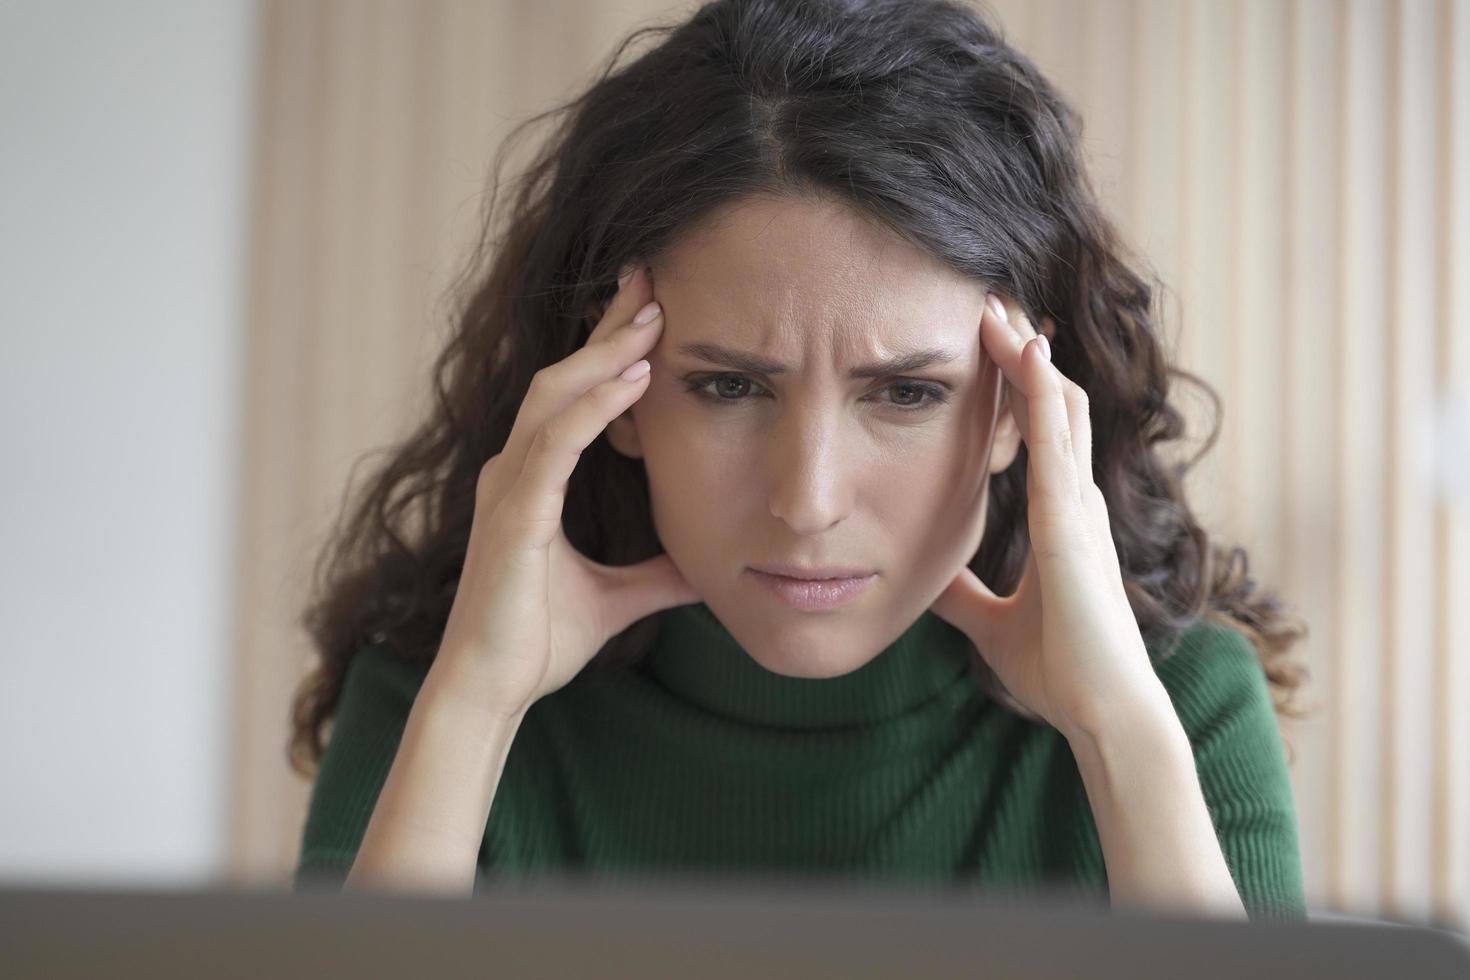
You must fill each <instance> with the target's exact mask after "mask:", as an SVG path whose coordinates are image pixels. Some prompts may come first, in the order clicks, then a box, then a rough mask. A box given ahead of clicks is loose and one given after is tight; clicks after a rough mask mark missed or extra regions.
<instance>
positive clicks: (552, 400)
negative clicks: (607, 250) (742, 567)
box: [439, 267, 699, 718]
mask: <svg viewBox="0 0 1470 980" xmlns="http://www.w3.org/2000/svg"><path fill="white" fill-rule="evenodd" d="M652 299H653V286H652V283H651V282H650V280H649V279H648V276H647V273H646V272H645V271H644V270H643V269H642V268H641V267H639V268H636V269H635V270H633V272H632V278H631V279H627V280H626V281H624V280H620V281H619V290H618V293H617V295H616V296H615V297H614V298H613V300H612V302H611V303H610V304H609V305H608V308H607V312H606V313H605V314H604V315H603V317H602V319H601V320H599V321H598V323H597V326H596V327H595V328H594V329H593V331H592V334H591V336H589V337H588V338H587V342H586V344H585V345H584V346H583V347H582V348H581V349H579V350H577V351H576V352H575V353H573V354H572V355H571V356H569V357H567V358H565V359H564V360H561V361H559V362H557V363H555V364H552V365H549V366H547V367H545V368H542V369H541V370H540V371H538V372H536V375H535V377H534V378H533V379H532V381H531V386H530V389H529V390H528V391H527V393H526V398H525V401H524V402H522V403H521V407H520V411H519V412H518V414H517V415H516V421H515V425H514V427H513V428H512V430H511V433H510V437H509V438H508V439H507V440H506V443H505V448H504V449H503V450H502V451H501V452H499V453H497V454H496V455H494V456H492V457H491V458H490V459H489V460H488V461H487V462H486V463H485V465H484V467H483V468H481V470H480V476H479V480H478V483H477V485H476V490H475V511H474V516H473V518H472V520H471V524H470V540H469V545H468V550H467V551H466V554H465V562H464V569H463V571H462V572H461V574H460V579H459V585H458V588H457V590H456V592H455V596H454V603H453V605H452V606H451V607H450V611H449V619H448V622H447V623H446V626H445V631H444V639H443V642H442V645H441V647H440V651H439V657H440V659H443V658H445V657H448V658H452V659H453V661H454V664H453V667H452V669H451V673H452V674H453V675H454V678H455V680H454V682H453V683H454V684H455V686H456V688H460V687H461V685H464V684H468V685H469V686H470V687H469V694H470V696H471V697H472V698H473V700H474V701H475V702H476V703H477V704H478V705H480V706H481V707H483V709H484V710H486V711H489V712H492V713H494V714H497V715H500V716H502V717H505V718H516V717H519V716H520V715H521V714H523V713H524V712H525V711H526V709H528V708H530V706H531V705H532V704H534V703H535V702H536V701H537V700H539V699H540V698H541V697H543V696H545V695H547V694H550V693H551V692H553V691H556V690H558V689H560V688H561V687H563V686H564V685H565V684H567V683H568V682H569V681H571V679H572V678H573V677H575V676H576V675H577V673H578V672H580V671H581V670H582V668H583V667H585V666H586V665H587V663H588V661H590V660H591V659H592V657H593V656H594V655H596V653H597V651H598V650H600V649H601V648H602V646H603V644H605V643H606V642H607V641H608V640H609V639H611V638H612V637H614V636H616V635H617V634H618V633H621V632H622V631H623V630H625V629H627V628H628V627H629V626H631V625H632V624H633V623H635V622H637V621H638V620H639V619H642V618H643V617H645V616H648V615H650V614H652V613H655V612H658V611H660V610H662V609H667V608H670V607H672V606H682V605H687V604H689V603H692V602H698V601H699V596H698V594H697V593H696V592H695V591H694V589H693V587H692V586H690V585H689V583H688V582H687V581H686V580H685V579H684V577H683V575H681V574H680V573H679V570H678V569H677V568H676V567H675V566H674V564H673V562H672V561H671V560H670V559H669V556H668V555H667V554H660V555H657V556H656V557H654V558H650V559H649V560H647V561H643V562H639V563H637V564H634V565H626V566H614V565H603V564H599V563H598V562H595V561H592V560H591V559H590V558H588V557H586V556H585V555H583V554H581V553H580V552H579V551H577V550H576V549H575V548H574V547H572V544H571V542H570V541H568V540H567V537H566V534H565V532H564V531H563V529H562V510H563V507H564V505H565V502H566V490H567V480H568V478H570V477H571V475H572V470H573V469H574V468H575V466H576V465H577V460H578V459H579V458H580V457H581V454H582V451H583V450H585V449H586V448H587V446H588V445H590V444H591V443H592V441H593V440H594V439H596V438H597V435H598V433H600V432H602V431H603V430H604V429H605V428H606V427H607V425H608V423H609V422H611V421H612V420H613V419H615V418H617V417H618V416H619V415H621V414H622V413H623V412H625V411H626V410H627V409H628V408H629V406H631V405H632V404H633V403H634V402H636V401H637V400H638V399H639V398H640V397H642V395H643V393H644V391H646V390H647V389H648V384H649V375H648V373H647V371H646V369H645V373H643V374H642V376H640V377H636V378H634V379H633V380H631V381H629V380H625V379H624V378H623V377H622V375H623V372H624V370H625V369H627V368H629V367H631V366H633V365H635V364H638V363H639V362H640V361H641V359H642V358H643V357H644V355H646V354H647V353H648V352H649V351H650V350H652V349H653V345H654V344H655V343H656V342H657V340H658V337H659V334H660V333H661V331H662V329H663V314H662V311H659V313H658V315H657V316H655V317H654V319H653V320H652V321H651V322H648V323H643V324H639V323H634V322H632V321H633V320H634V317H635V315H636V314H637V313H638V312H639V311H640V310H642V309H645V308H646V307H647V306H649V305H655V304H652V303H651V300H652ZM461 693H463V691H461Z"/></svg>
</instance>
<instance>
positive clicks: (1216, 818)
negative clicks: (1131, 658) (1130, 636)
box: [1156, 621, 1307, 920]
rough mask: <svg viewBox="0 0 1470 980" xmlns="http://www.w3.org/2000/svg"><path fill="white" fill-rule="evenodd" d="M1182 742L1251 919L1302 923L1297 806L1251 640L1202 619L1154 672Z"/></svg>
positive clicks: (1263, 673)
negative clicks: (1184, 735)
mask: <svg viewBox="0 0 1470 980" xmlns="http://www.w3.org/2000/svg"><path fill="white" fill-rule="evenodd" d="M1156 670H1157V673H1158V675H1159V679H1160V680H1161V681H1162V682H1163V685H1164V687H1165V689H1166V690H1167V691H1168V692H1169V697H1170V698H1171V700H1172V701H1173V702H1174V709H1175V712H1176V713H1177V714H1178V716H1179V720H1180V722H1181V724H1182V725H1183V727H1184V730H1185V732H1186V733H1187V734H1188V736H1189V742H1190V746H1191V748H1192V749H1193V751H1194V759H1195V769H1196V772H1197V773H1198V775H1199V780H1200V789H1201V791H1202V792H1203V794H1204V798H1205V804H1206V807H1207V808H1208V809H1209V812H1210V818H1211V820H1212V821H1213V822H1214V825H1215V833H1216V835H1217V837H1218V838H1219V841H1220V849H1221V851H1222V852H1223V853H1224V855H1225V862H1226V864H1228V865H1229V867H1230V873H1231V876H1232V877H1233V878H1234V880H1235V886H1236V889H1237V890H1238V891H1239V892H1240V897H1241V901H1242V903H1243V904H1244V906H1245V908H1246V912H1247V913H1248V915H1249V916H1250V918H1251V919H1253V920H1255V919H1264V918H1284V919H1305V918H1306V917H1307V909H1306V899H1305V897H1304V894H1303V886H1302V865H1301V851H1300V844H1299V841H1298V830H1297V816H1296V803H1295V798H1294V796H1293V793H1292V786H1291V778H1290V775H1289V774H1288V771H1287V761H1286V753H1285V746H1284V744H1283V742H1282V740H1281V734H1280V729H1279V727H1278V723H1277V720H1276V710H1275V706H1274V705H1273V704H1272V701H1271V693H1270V687H1269V685H1268V683H1267V681H1266V675H1265V672H1264V670H1263V669H1262V667H1261V662H1260V659H1259V657H1258V656H1257V654H1256V650H1255V647H1254V645H1252V643H1251V642H1250V639H1249V638H1248V637H1247V636H1246V635H1245V634H1244V633H1242V632H1240V631H1239V630H1235V629H1230V628H1227V627H1224V626H1221V625H1219V624H1216V623H1213V622H1208V621H1207V622H1203V623H1201V624H1199V625H1198V626H1196V627H1195V628H1193V629H1191V630H1188V631H1186V632H1185V633H1184V635H1183V636H1182V637H1181V638H1180V641H1179V647H1178V649H1177V650H1176V651H1175V652H1174V653H1173V654H1172V655H1171V656H1169V657H1167V658H1165V659H1164V660H1163V661H1162V662H1160V663H1159V664H1158V665H1157V667H1156Z"/></svg>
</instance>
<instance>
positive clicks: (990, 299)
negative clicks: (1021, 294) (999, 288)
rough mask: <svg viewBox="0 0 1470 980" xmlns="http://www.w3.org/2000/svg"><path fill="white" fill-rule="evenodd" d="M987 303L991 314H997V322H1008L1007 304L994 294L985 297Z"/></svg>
mask: <svg viewBox="0 0 1470 980" xmlns="http://www.w3.org/2000/svg"><path fill="white" fill-rule="evenodd" d="M985 303H986V305H987V306H989V307H990V312H992V313H994V314H995V317H996V319H997V320H999V321H1000V322H1001V323H1005V322H1006V307H1005V304H1004V303H1002V302H1001V301H1000V297H999V296H997V295H995V294H994V293H987V294H986V295H985Z"/></svg>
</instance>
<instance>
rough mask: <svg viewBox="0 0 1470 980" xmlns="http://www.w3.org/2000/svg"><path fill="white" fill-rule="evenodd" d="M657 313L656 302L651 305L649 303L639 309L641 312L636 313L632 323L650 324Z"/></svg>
mask: <svg viewBox="0 0 1470 980" xmlns="http://www.w3.org/2000/svg"><path fill="white" fill-rule="evenodd" d="M658 311H659V305H658V300H654V301H653V302H652V303H649V304H648V305H647V306H645V307H644V308H643V309H641V310H639V311H638V315H637V316H635V317H634V318H633V322H634V323H650V322H652V320H653V318H654V317H656V316H658Z"/></svg>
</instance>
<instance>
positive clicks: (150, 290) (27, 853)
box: [0, 0, 256, 885]
mask: <svg viewBox="0 0 1470 980" xmlns="http://www.w3.org/2000/svg"><path fill="white" fill-rule="evenodd" d="M255 23H256V12H255V8H254V4H253V3H252V2H250V0H215V2H214V3H207V4H206V3H198V2H189V0H172V2H163V0H158V2H153V3H147V4H144V3H128V4H112V3H106V2H100V0H99V2H93V3H76V2H67V3H61V2H56V0H21V2H18V0H0V331H3V332H0V338H3V340H0V467H3V469H0V488H3V489H0V502H3V507H0V885H17V884H32V883H51V882H56V883H62V882H67V883H73V884H77V883H104V884H105V883H118V884H122V883H138V884H146V883H158V884H183V883H188V882H191V881H203V880H206V879H214V878H216V877H218V876H220V875H222V873H223V868H224V862H225V844H226V842H225V840H224V828H225V825H226V823H225V819H224V817H225V810H224V808H225V806H226V805H227V801H226V798H225V792H226V789H227V787H228V785H229V784H228V779H227V771H226V766H227V761H228V756H227V753H228V749H229V732H230V719H229V717H228V712H229V710H230V704H231V702H230V699H229V697H228V691H227V680H228V676H229V668H230V647H229V642H230V637H231V635H232V630H231V624H230V619H229V617H230V610H231V603H232V599H233V596H232V588H233V585H232V578H233V572H232V569H233V557H232V549H233V538H232V533H233V520H234V513H235V494H236V485H237V482H238V481H237V479H236V467H237V463H236V457H237V455H238V436H237V432H238V429H239V423H240V420H239V413H238V410H237V407H236V406H237V402H238V400H239V399H238V397H237V396H238V392H239V390H240V379H239V377H238V375H239V373H240V371H241V367H242V356H241V355H242V339H243V329H242V325H243V322H244V312H245V311H244V308H243V303H244V298H245V296H246V290H245V288H244V286H245V282H244V274H245V265H244V262H245V257H246V255H247V250H246V232H247V230H248V220H247V219H248V214H249V212H248V201H247V194H248V191H249V176H250V174H249V163H250V145H251V139H250V136H251V132H250V128H251V123H252V111H253V105H252V102H253V84H254V83H253V78H252V73H253V70H254V49H255V44H256V39H255Z"/></svg>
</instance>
